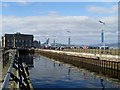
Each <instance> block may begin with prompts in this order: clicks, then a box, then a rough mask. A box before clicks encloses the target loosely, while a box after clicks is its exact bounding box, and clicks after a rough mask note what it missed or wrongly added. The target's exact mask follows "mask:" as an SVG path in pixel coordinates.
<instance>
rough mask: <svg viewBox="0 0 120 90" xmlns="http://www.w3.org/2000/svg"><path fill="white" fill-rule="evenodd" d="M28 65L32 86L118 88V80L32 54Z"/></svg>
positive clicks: (119, 82) (119, 85)
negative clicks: (31, 65)
mask: <svg viewBox="0 0 120 90" xmlns="http://www.w3.org/2000/svg"><path fill="white" fill-rule="evenodd" d="M33 64H34V65H33V67H29V71H30V79H31V81H32V85H33V87H34V88H120V81H119V80H116V79H111V78H107V77H105V76H102V75H97V74H95V73H94V72H89V71H87V70H85V69H81V68H77V67H74V66H72V65H70V64H65V63H62V62H58V61H55V60H53V59H49V58H46V57H43V56H34V58H33Z"/></svg>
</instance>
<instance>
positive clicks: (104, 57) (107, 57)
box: [39, 49, 120, 62]
mask: <svg viewBox="0 0 120 90" xmlns="http://www.w3.org/2000/svg"><path fill="white" fill-rule="evenodd" d="M39 50H42V51H50V52H56V53H61V54H62V53H65V54H67V55H73V56H79V57H86V58H98V57H99V59H100V60H108V61H116V62H120V56H118V55H104V54H91V53H81V52H70V51H58V50H45V49H39Z"/></svg>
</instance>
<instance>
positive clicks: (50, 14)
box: [48, 11, 59, 16]
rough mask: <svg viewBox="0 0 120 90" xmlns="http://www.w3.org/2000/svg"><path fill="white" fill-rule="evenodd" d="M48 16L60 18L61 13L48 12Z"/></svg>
mask: <svg viewBox="0 0 120 90" xmlns="http://www.w3.org/2000/svg"><path fill="white" fill-rule="evenodd" d="M48 15H49V16H58V15H59V13H58V12H57V11H49V12H48Z"/></svg>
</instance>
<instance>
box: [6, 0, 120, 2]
mask: <svg viewBox="0 0 120 90" xmlns="http://www.w3.org/2000/svg"><path fill="white" fill-rule="evenodd" d="M20 1H29V2H119V0H100V1H98V0H4V2H20Z"/></svg>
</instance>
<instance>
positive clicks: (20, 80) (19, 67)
mask: <svg viewBox="0 0 120 90" xmlns="http://www.w3.org/2000/svg"><path fill="white" fill-rule="evenodd" d="M11 54H12V61H11V64H10V67H9V69H8V71H7V74H6V76H5V78H4V81H3V83H2V86H1V90H4V89H6V88H8V85H9V81H10V78H11V79H12V80H13V81H15V82H16V84H17V86H18V88H20V89H22V90H24V89H25V90H29V89H30V85H29V82H28V78H27V75H28V73H25V72H28V71H25V70H27V69H25V67H24V66H23V64H22V62H21V61H20V58H19V57H17V54H15V52H14V51H12V52H11ZM13 68H14V69H16V72H17V75H14V74H13V72H12V70H13ZM26 74H27V75H26ZM28 76H29V75H28Z"/></svg>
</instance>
